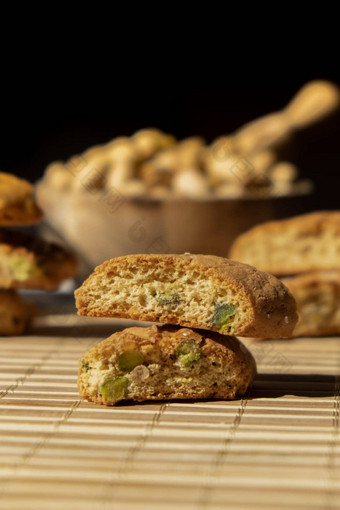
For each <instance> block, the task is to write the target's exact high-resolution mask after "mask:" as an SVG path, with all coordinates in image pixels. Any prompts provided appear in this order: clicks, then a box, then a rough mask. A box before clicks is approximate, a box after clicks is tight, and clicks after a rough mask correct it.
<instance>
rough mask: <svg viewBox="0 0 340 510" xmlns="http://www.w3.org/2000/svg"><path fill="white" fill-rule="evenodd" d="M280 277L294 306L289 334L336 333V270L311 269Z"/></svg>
mask: <svg viewBox="0 0 340 510" xmlns="http://www.w3.org/2000/svg"><path fill="white" fill-rule="evenodd" d="M283 281H284V283H285V284H286V285H287V287H288V288H289V289H290V290H291V292H292V294H293V295H294V297H295V300H296V302H297V306H298V313H299V321H298V323H297V325H296V327H295V329H294V332H293V336H326V335H340V271H336V270H332V271H315V272H312V273H305V274H301V275H298V276H294V277H290V278H285V279H284V280H283Z"/></svg>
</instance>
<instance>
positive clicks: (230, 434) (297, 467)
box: [0, 310, 340, 510]
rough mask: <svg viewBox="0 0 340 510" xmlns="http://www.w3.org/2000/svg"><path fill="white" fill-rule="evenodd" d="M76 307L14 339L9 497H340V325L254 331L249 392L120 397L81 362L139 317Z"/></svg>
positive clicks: (95, 503) (231, 500)
mask: <svg viewBox="0 0 340 510" xmlns="http://www.w3.org/2000/svg"><path fill="white" fill-rule="evenodd" d="M64 312H65V310H62V311H61V314H59V315H57V316H54V315H53V314H47V315H46V316H45V317H43V318H42V319H40V322H39V323H38V324H37V325H36V327H35V330H34V333H33V334H32V335H31V336H26V337H17V338H1V339H0V364H1V371H0V396H1V399H0V404H1V407H0V463H1V467H0V469H1V480H0V501H1V503H0V507H1V508H2V509H4V510H11V509H18V510H19V509H20V510H69V509H72V510H78V509H79V510H99V509H101V510H102V509H104V510H106V509H117V510H130V509H131V510H132V509H133V510H144V509H145V510H173V509H180V510H203V509H206V510H222V509H237V510H238V509H276V510H280V509H287V508H290V509H292V508H293V509H295V508H298V509H325V510H333V509H338V508H340V444H339V439H340V437H339V435H340V433H339V431H340V427H339V412H340V338H318V339H309V338H305V339H295V340H289V341H267V342H253V343H251V342H247V345H248V346H249V347H250V349H251V350H252V352H253V353H254V355H255V357H256V359H257V363H258V370H259V375H258V377H257V379H256V380H255V382H254V384H253V386H252V387H251V389H250V390H249V392H248V393H247V395H245V396H244V397H243V398H242V399H241V400H236V401H229V402H224V401H189V402H184V401H182V402H181V401H174V402H156V403H150V402H148V403H145V404H138V405H131V404H121V405H118V406H116V407H113V408H106V407H104V406H99V405H94V404H90V403H88V402H86V401H83V400H81V399H80V397H79V394H78V392H77V387H76V379H77V361H78V359H79V358H80V357H81V355H82V353H83V352H84V351H85V350H86V349H87V348H88V347H89V346H90V345H92V344H93V343H94V342H96V341H98V340H100V339H102V338H105V337H106V336H108V335H109V334H111V333H112V332H113V331H114V330H115V329H117V328H119V329H120V328H121V327H125V325H126V324H125V323H122V322H120V323H119V322H118V321H112V322H111V323H109V322H108V321H105V322H103V321H102V322H101V321H98V320H97V321H93V320H87V319H80V318H77V317H76V316H75V315H71V314H67V313H64Z"/></svg>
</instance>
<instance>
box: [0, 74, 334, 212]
mask: <svg viewBox="0 0 340 510" xmlns="http://www.w3.org/2000/svg"><path fill="white" fill-rule="evenodd" d="M334 67H335V66H334ZM92 78H93V77H92ZM218 78H219V76H217V77H216V79H215V80H214V79H212V80H211V81H210V83H209V84H208V85H206V86H202V87H200V86H199V83H200V81H199V79H197V80H191V82H190V84H189V83H188V82H187V83H182V82H181V80H180V77H179V79H178V81H176V80H175V81H172V83H171V84H170V83H167V82H166V80H165V79H164V76H162V78H160V79H159V80H158V81H157V79H153V80H151V81H150V82H148V83H146V82H145V80H144V78H143V77H141V76H139V77H138V85H136V84H135V83H133V82H132V81H130V83H128V84H126V83H125V84H124V85H123V84H121V83H119V80H117V79H113V80H109V81H108V80H107V79H106V80H103V79H102V78H100V77H98V79H97V80H94V79H92V80H91V82H89V80H88V76H87V75H86V74H82V72H81V69H77V68H75V69H74V75H72V74H70V73H68V75H67V76H64V77H63V79H59V80H58V81H56V80H51V78H50V77H49V79H48V81H47V82H46V83H45V82H44V81H40V82H38V84H37V83H34V84H31V83H30V81H28V82H27V83H26V84H25V87H23V88H22V89H21V90H20V93H15V92H13V91H11V90H8V91H7V93H6V94H3V96H2V101H1V103H2V104H1V114H2V123H1V125H2V127H1V151H0V169H1V170H2V171H6V172H13V173H15V174H17V175H19V176H22V177H26V178H28V179H30V180H32V181H35V180H37V179H38V178H39V177H40V176H41V175H42V174H43V171H44V168H45V167H46V165H47V164H48V163H50V162H51V161H53V160H64V159H66V158H68V157H70V156H71V155H73V154H76V153H78V152H80V151H83V150H84V149H86V148H87V147H89V146H91V145H94V144H96V143H103V142H106V141H108V140H110V139H111V138H113V137H116V136H119V135H131V134H132V133H133V132H134V131H136V130H138V129H140V128H143V127H149V126H155V127H158V128H160V129H162V130H164V131H166V132H170V133H173V134H175V135H176V136H177V137H178V138H183V137H186V136H190V135H194V134H199V135H202V136H204V137H205V138H206V140H207V142H211V141H212V140H213V139H214V138H215V137H216V136H219V135H221V134H226V133H230V132H232V131H234V130H235V129H237V128H238V127H240V126H241V125H242V124H244V123H245V122H248V121H250V120H252V119H255V118H257V117H259V116H262V115H264V114H266V113H270V112H272V111H275V110H278V109H281V108H282V107H284V106H285V105H286V104H287V102H288V101H289V100H290V99H291V98H292V96H293V95H294V94H295V93H296V92H297V91H298V90H299V88H300V87H301V86H302V85H303V84H304V83H306V82H307V81H309V80H311V79H316V78H318V79H319V78H323V79H329V80H332V81H334V82H336V83H338V84H339V83H340V80H339V77H338V76H337V75H336V74H335V73H333V74H332V73H330V72H323V73H319V74H314V73H305V74H304V75H301V76H295V77H294V75H291V74H288V76H287V73H286V74H285V76H284V77H283V75H277V74H276V75H275V76H272V77H271V76H270V75H267V76H262V77H261V78H258V77H256V76H255V77H254V75H252V77H251V79H250V77H249V76H248V75H247V74H246V73H245V74H242V73H241V74H236V75H233V76H232V79H226V80H220V79H218ZM135 79H136V80H137V77H136V78H135ZM339 140H340V115H339V113H337V114H334V115H333V116H332V117H330V118H328V119H327V120H325V121H323V122H322V123H320V124H318V125H315V126H314V127H312V128H310V129H308V130H306V131H304V132H300V133H297V134H296V136H295V137H294V141H293V143H292V144H291V145H290V146H289V147H288V148H287V157H288V158H290V159H291V160H292V161H294V162H296V163H297V164H298V166H299V167H300V173H301V176H302V177H308V178H311V179H312V180H313V181H314V182H315V193H314V195H313V197H312V198H311V199H310V201H309V205H308V208H310V209H325V208H326V209H331V208H339V183H340V180H339V170H340V148H339V145H340V144H339Z"/></svg>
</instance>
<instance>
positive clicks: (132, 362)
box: [78, 326, 256, 405]
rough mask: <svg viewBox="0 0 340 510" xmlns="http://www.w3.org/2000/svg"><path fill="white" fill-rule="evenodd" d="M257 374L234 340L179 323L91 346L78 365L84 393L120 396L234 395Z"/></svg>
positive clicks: (106, 399) (112, 399)
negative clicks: (188, 327)
mask: <svg viewBox="0 0 340 510" xmlns="http://www.w3.org/2000/svg"><path fill="white" fill-rule="evenodd" d="M255 372H256V365H255V361H254V359H253V357H252V355H251V354H250V352H249V351H248V350H247V349H246V348H245V347H244V345H243V344H241V342H239V341H238V340H237V339H236V338H233V337H229V336H226V335H219V334H218V333H213V332H210V331H202V330H193V329H187V328H181V327H176V326H151V327H147V328H143V327H133V328H128V329H125V330H123V331H119V332H118V333H115V334H113V335H112V336H110V337H109V338H107V339H106V340H103V341H102V342H100V343H99V344H97V345H95V346H93V347H91V348H90V350H89V351H88V352H86V354H85V355H84V356H83V357H82V359H81V360H80V363H79V376H78V388H79V392H80V395H81V396H82V397H84V398H86V399H87V400H90V401H92V402H96V403H99V404H106V405H114V404H116V403H117V402H118V401H121V400H133V401H143V400H162V399H166V400H168V399H198V398H216V399H233V398H235V397H236V396H237V395H243V394H244V393H245V392H246V390H247V388H248V386H249V384H250V383H251V381H252V379H253V377H254V375H255Z"/></svg>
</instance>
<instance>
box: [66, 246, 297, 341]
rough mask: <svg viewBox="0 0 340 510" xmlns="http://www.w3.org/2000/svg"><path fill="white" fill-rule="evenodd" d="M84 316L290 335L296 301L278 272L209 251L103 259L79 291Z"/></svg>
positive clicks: (255, 334) (246, 333) (226, 331)
mask: <svg viewBox="0 0 340 510" xmlns="http://www.w3.org/2000/svg"><path fill="white" fill-rule="evenodd" d="M75 295H76V303H77V307H78V311H79V314H80V315H87V316H92V317H122V318H129V319H136V320H141V321H152V322H160V323H165V324H177V325H181V326H187V327H191V328H202V329H206V330H212V331H218V332H220V333H222V334H226V335H227V334H235V335H239V336H253V337H268V338H271V337H287V336H290V335H291V333H292V331H293V329H294V326H295V323H296V321H297V314H296V304H295V301H294V299H293V297H292V296H291V294H290V292H289V291H288V289H287V288H286V287H285V286H284V285H283V283H282V282H280V281H279V280H277V279H276V278H275V277H274V276H271V275H269V274H266V273H262V272H260V271H258V270H256V269H255V268H253V267H251V266H248V265H245V264H241V263H238V262H234V261H231V260H228V259H225V258H221V257H216V256H208V255H191V254H184V255H130V256H124V257H118V258H116V259H111V260H109V261H107V262H104V263H103V264H102V265H101V266H99V267H97V268H96V270H95V272H94V273H93V274H92V275H91V276H90V277H89V278H88V279H87V280H86V281H85V282H84V283H83V285H82V287H81V288H80V289H78V290H77V291H76V294H75Z"/></svg>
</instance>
